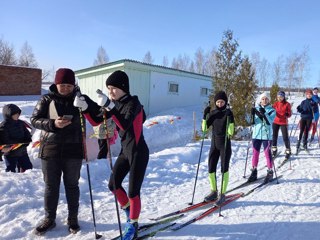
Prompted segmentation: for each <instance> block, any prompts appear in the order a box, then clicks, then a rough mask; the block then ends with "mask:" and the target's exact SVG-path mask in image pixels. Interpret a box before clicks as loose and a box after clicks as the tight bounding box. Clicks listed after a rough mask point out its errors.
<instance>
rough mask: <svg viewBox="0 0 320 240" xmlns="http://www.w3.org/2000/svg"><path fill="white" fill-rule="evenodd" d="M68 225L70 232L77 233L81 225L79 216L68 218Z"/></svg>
mask: <svg viewBox="0 0 320 240" xmlns="http://www.w3.org/2000/svg"><path fill="white" fill-rule="evenodd" d="M67 225H68V230H69V232H70V233H73V234H76V233H77V232H79V231H80V226H79V223H78V218H77V217H73V218H72V217H71V218H68V220H67Z"/></svg>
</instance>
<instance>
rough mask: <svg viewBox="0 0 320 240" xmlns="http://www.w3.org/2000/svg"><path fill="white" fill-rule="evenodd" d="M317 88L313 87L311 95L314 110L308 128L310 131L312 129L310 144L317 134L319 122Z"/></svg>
mask: <svg viewBox="0 0 320 240" xmlns="http://www.w3.org/2000/svg"><path fill="white" fill-rule="evenodd" d="M318 91H319V90H318V88H317V87H315V88H313V91H312V92H313V95H312V101H314V102H315V103H316V106H315V108H314V112H313V121H312V124H311V127H310V130H311V129H312V132H311V137H310V142H312V141H313V140H314V135H315V134H316V132H317V129H318V121H319V106H318V105H320V98H319V96H318Z"/></svg>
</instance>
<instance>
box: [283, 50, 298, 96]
mask: <svg viewBox="0 0 320 240" xmlns="http://www.w3.org/2000/svg"><path fill="white" fill-rule="evenodd" d="M297 64H298V54H297V53H293V54H291V55H290V56H289V57H287V59H286V65H285V69H286V78H285V81H286V82H287V87H288V90H289V95H290V92H291V89H292V87H293V86H294V83H295V82H296V81H297V80H296V75H297V73H296V72H297Z"/></svg>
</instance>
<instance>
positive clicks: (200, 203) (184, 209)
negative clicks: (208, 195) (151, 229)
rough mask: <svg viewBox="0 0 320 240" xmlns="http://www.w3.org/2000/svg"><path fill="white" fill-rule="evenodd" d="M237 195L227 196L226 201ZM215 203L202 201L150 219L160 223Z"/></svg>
mask: <svg viewBox="0 0 320 240" xmlns="http://www.w3.org/2000/svg"><path fill="white" fill-rule="evenodd" d="M235 195H237V194H230V195H227V196H226V199H228V198H232V197H234V196H235ZM214 202H215V201H211V202H205V201H202V202H199V203H196V204H193V205H191V206H189V207H186V208H183V209H180V210H177V211H174V212H171V213H167V214H165V215H162V216H159V217H157V218H150V220H153V221H158V220H161V219H164V218H167V217H171V216H175V215H177V214H180V213H185V212H188V211H191V210H194V209H196V208H200V207H204V206H206V205H208V204H212V203H214Z"/></svg>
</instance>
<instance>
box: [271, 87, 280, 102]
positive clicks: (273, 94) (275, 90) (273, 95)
mask: <svg viewBox="0 0 320 240" xmlns="http://www.w3.org/2000/svg"><path fill="white" fill-rule="evenodd" d="M279 91H280V87H279V85H278V84H277V83H276V82H274V83H273V84H272V86H271V88H270V103H271V104H273V103H274V102H275V101H277V94H278V92H279Z"/></svg>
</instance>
